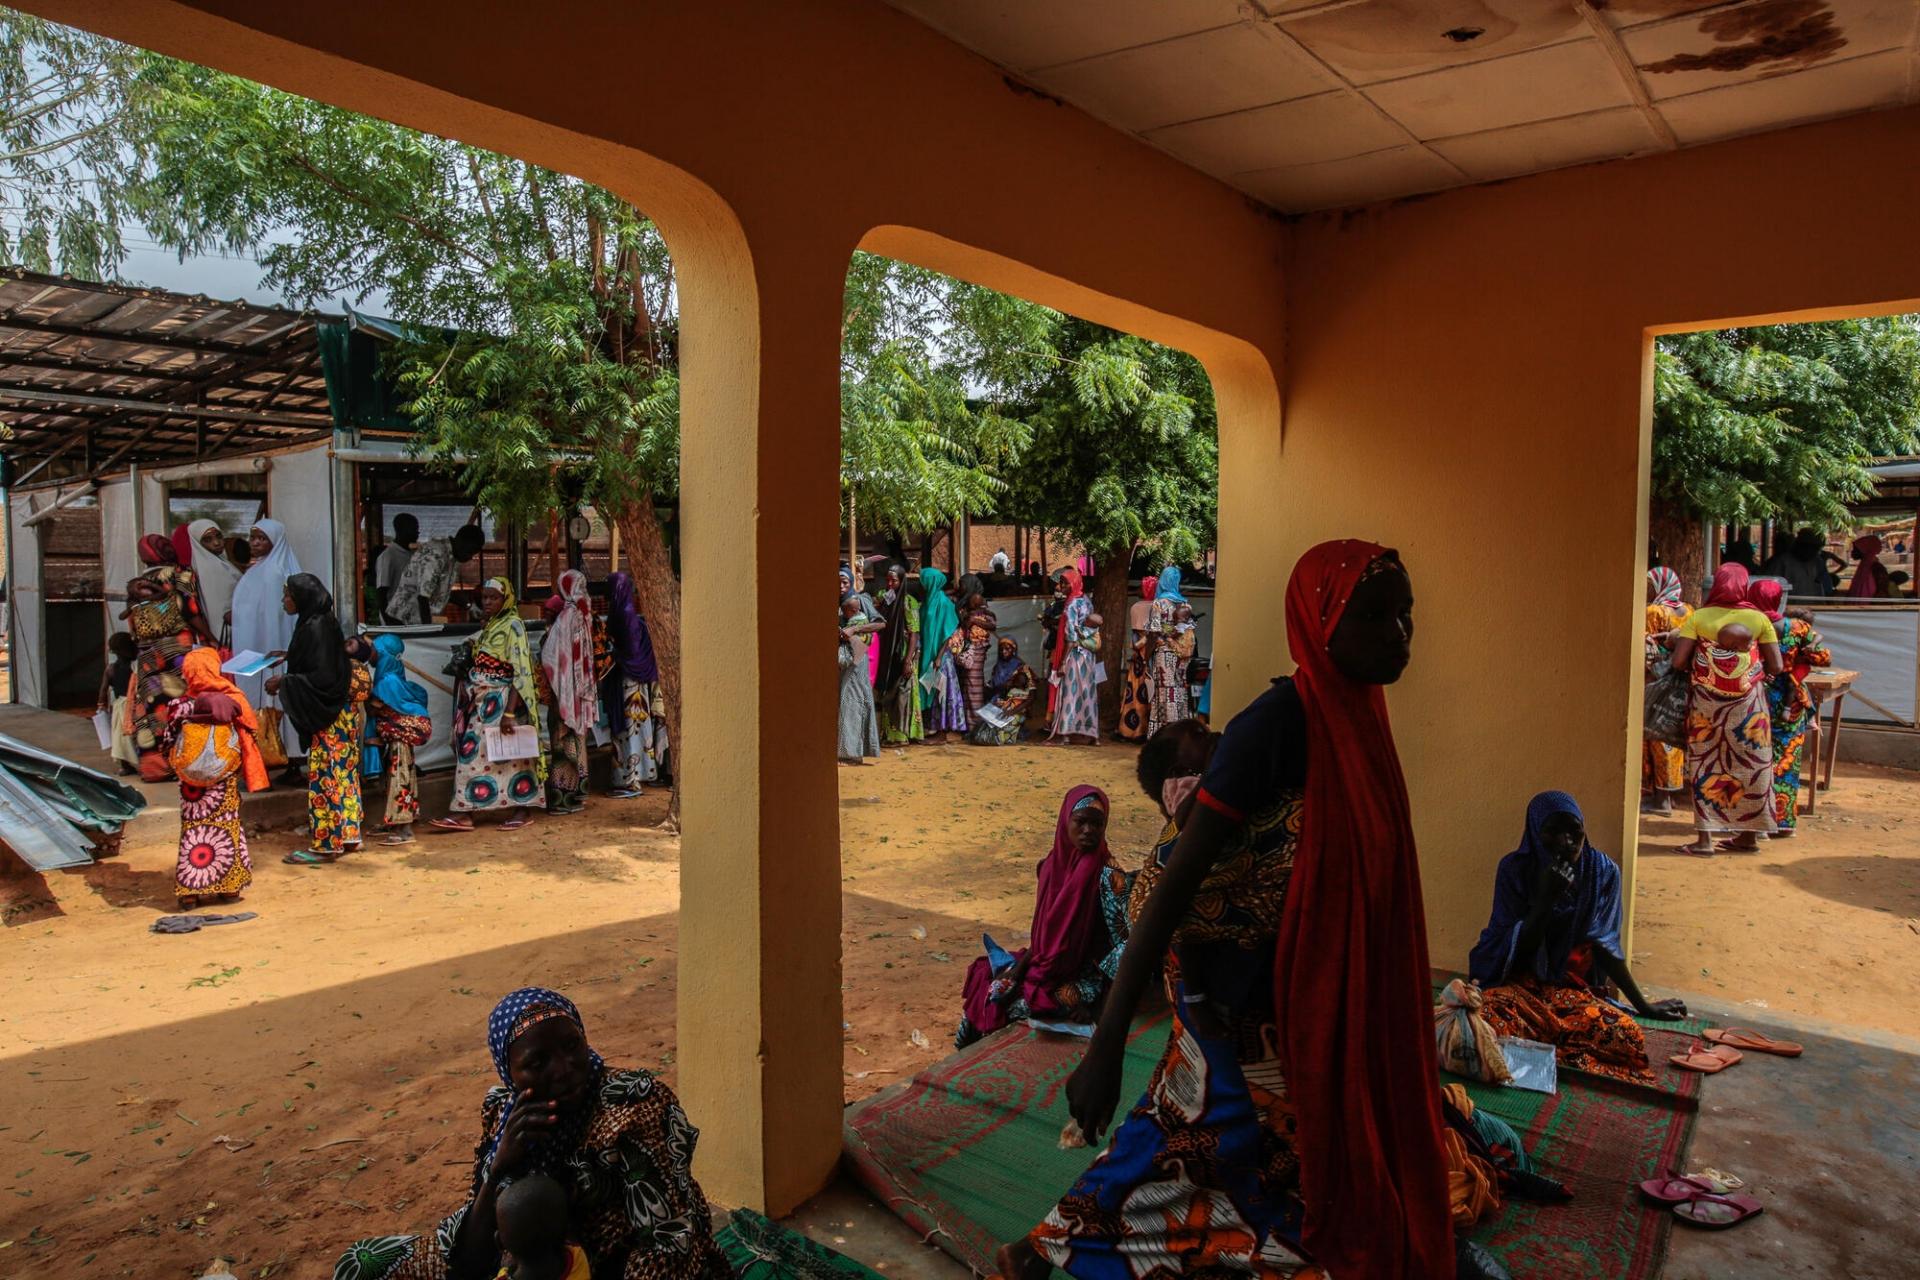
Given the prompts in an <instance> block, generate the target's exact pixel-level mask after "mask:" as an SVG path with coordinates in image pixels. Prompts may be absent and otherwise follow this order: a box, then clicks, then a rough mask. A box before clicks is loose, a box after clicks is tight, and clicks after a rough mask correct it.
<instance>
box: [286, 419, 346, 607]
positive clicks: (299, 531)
mask: <svg viewBox="0 0 1920 1280" xmlns="http://www.w3.org/2000/svg"><path fill="white" fill-rule="evenodd" d="M332 462H333V460H332V459H331V458H329V457H328V456H327V446H326V445H324V444H317V445H315V446H314V447H313V448H311V449H306V450H302V451H301V452H299V453H282V454H276V455H275V456H274V459H273V470H272V471H269V472H268V473H267V477H268V479H267V508H268V514H269V515H271V516H272V517H273V518H274V519H275V520H278V521H279V522H280V523H281V524H283V525H285V526H286V527H287V541H288V542H290V543H292V544H293V554H294V555H295V556H297V557H298V558H299V560H300V567H301V569H303V570H304V571H306V572H307V573H310V574H312V575H313V576H314V577H316V578H318V579H320V581H321V582H322V583H324V584H325V585H326V588H327V590H329V591H332V592H333V593H334V595H335V596H336V597H338V596H339V594H340V593H339V591H338V590H336V589H335V587H334V585H333V466H332ZM343 536H345V537H349V538H350V537H352V536H353V533H352V531H351V530H348V531H346V532H345V533H344V534H343Z"/></svg>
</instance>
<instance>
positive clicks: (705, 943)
mask: <svg viewBox="0 0 1920 1280" xmlns="http://www.w3.org/2000/svg"><path fill="white" fill-rule="evenodd" d="M751 238H752V248H751V251H750V252H749V251H748V250H747V247H746V244H745V242H741V243H740V244H739V245H738V246H737V252H713V251H711V250H712V248H713V246H710V245H708V246H701V245H686V244H685V243H684V240H677V239H675V237H674V236H673V234H672V232H671V231H670V232H669V243H670V245H671V247H672V249H673V252H674V255H675V260H676V263H677V264H678V270H679V283H680V288H681V292H682V312H681V314H682V334H683V337H684V343H683V348H682V366H681V387H682V417H681V464H680V465H681V478H680V491H681V512H682V519H683V521H684V526H685V537H684V540H683V542H682V546H683V547H684V548H685V551H684V557H685V558H684V560H683V570H684V573H683V579H682V604H683V610H682V619H683V624H684V626H685V628H686V632H685V634H686V645H685V656H684V659H683V663H684V666H683V669H684V672H685V687H684V695H683V702H684V705H683V718H684V720H685V722H686V730H685V734H684V738H685V742H684V744H683V745H682V746H681V748H680V755H681V764H680V766H679V767H677V768H676V769H675V774H676V775H677V777H678V779H679V782H680V786H681V788H682V790H681V818H682V825H683V831H684V835H683V838H682V847H681V856H680V970H679V974H680V976H679V983H680V988H679V1034H678V1045H679V1047H678V1055H679V1073H678V1079H679V1094H680V1097H681V1100H682V1101H683V1102H684V1103H685V1105H686V1109H687V1113H688V1115H689V1116H690V1117H692V1119H693V1121H694V1123H695V1124H696V1125H698V1126H699V1127H700V1130H701V1135H702V1136H701V1140H700V1146H699V1151H698V1159H697V1164H696V1168H695V1172H696V1174H697V1175H698V1177H699V1179H700V1181H701V1184H702V1187H703V1188H704V1189H705V1191H706V1192H707V1194H708V1195H709V1196H711V1197H713V1198H714V1199H715V1200H717V1201H719V1202H720V1203H722V1204H727V1205H748V1206H752V1207H755V1208H762V1209H765V1210H766V1211H768V1212H771V1213H775V1214H779V1213H784V1212H786V1211H787V1210H789V1209H791V1208H793V1207H794V1206H795V1205H796V1204H798V1203H799V1202H800V1201H801V1200H803V1199H805V1198H806V1197H807V1196H809V1195H811V1194H812V1193H813V1192H814V1191H816V1190H818V1189H819V1188H820V1187H821V1186H823V1185H824V1184H825V1182H826V1180H827V1179H828V1178H829V1177H830V1176H831V1174H832V1170H833V1167H834V1164H835V1162H836V1161H837V1160H838V1158H839V1154H840V1112H841V1107H842V1094H841V1082H842V1072H841V1052H842V1050H841V1014H840V844H839V825H838V824H839V806H838V795H839V792H838V788H837V786H836V783H835V778H834V768H835V766H834V759H833V740H834V715H835V698H836V684H835V680H836V671H835V667H834V664H833V659H832V649H831V645H830V638H831V635H832V633H831V632H830V631H829V630H828V629H827V628H828V617H829V608H830V606H831V604H832V602H833V597H832V572H831V570H832V565H833V563H834V560H835V551H836V546H837V543H838V531H839V519H838V511H839V503H838V494H839V460H840V384H839V350H840V299H841V294H842V291H843V290H844V288H845V280H846V264H847V257H848V254H849V252H850V249H849V248H847V247H845V246H838V247H834V248H831V249H829V248H825V247H823V246H821V245H820V244H818V242H817V241H815V242H810V243H794V242H793V240H792V238H791V236H790V233H789V232H788V231H787V230H786V229H785V228H784V227H781V226H780V225H779V224H778V223H776V225H775V229H774V231H772V232H771V233H770V234H768V235H767V236H765V237H761V236H753V237H751ZM756 299H757V306H756ZM810 599H817V600H818V602H819V603H818V608H817V611H815V612H807V609H808V604H807V602H808V601H809V600H810ZM816 618H817V619H818V622H817V626H818V630H809V629H808V628H809V627H812V626H814V625H815V623H814V621H813V619H816Z"/></svg>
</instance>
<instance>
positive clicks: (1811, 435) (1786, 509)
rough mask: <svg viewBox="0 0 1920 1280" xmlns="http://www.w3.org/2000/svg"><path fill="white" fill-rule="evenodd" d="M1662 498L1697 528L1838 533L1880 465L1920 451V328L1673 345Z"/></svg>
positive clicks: (1775, 328) (1907, 320)
mask: <svg viewBox="0 0 1920 1280" xmlns="http://www.w3.org/2000/svg"><path fill="white" fill-rule="evenodd" d="M1654 362H1655V363H1654V437H1653V493H1654V499H1655V502H1656V503H1659V504H1663V505H1666V506H1668V507H1678V508H1680V509H1681V511H1682V512H1683V513H1684V514H1686V515H1689V516H1692V517H1694V518H1696V519H1697V518H1705V519H1709V520H1713V521H1717V522H1722V523H1733V524H1744V523H1749V522H1754V521H1759V520H1767V519H1778V520H1781V521H1784V522H1790V523H1794V524H1809V525H1814V526H1818V527H1821V528H1837V527H1842V526H1844V525H1846V524H1847V523H1849V519H1850V517H1849V516H1848V513H1847V504H1848V503H1849V502H1854V501H1857V500H1859V499H1860V498H1863V497H1865V496H1867V495H1868V494H1869V493H1871V492H1872V489H1873V481H1872V476H1871V475H1870V473H1869V472H1868V470H1867V466H1868V463H1869V462H1870V461H1871V460H1872V459H1873V458H1875V457H1884V456H1887V455H1894V454H1908V453H1913V452H1915V451H1916V450H1920V328H1917V327H1916V324H1915V317H1912V316H1884V317H1877V318H1872V319H1864V320H1834V321H1825V322H1820V323H1816V324H1788V325H1767V326H1763V327H1760V328H1753V329H1725V330H1709V331H1706V332H1701V333H1687V334H1678V335H1674V336H1670V337H1663V338H1661V339H1659V341H1658V343H1657V344H1656V348H1655V356H1654Z"/></svg>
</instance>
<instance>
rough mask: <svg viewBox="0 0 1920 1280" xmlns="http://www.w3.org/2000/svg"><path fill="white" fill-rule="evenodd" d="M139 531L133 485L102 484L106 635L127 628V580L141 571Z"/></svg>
mask: <svg viewBox="0 0 1920 1280" xmlns="http://www.w3.org/2000/svg"><path fill="white" fill-rule="evenodd" d="M139 544H140V532H139V531H138V530H137V529H135V528H134V524H133V486H132V485H131V484H128V483H127V482H126V481H125V480H122V481H120V482H119V483H117V484H103V485H101V486H100V573H101V581H102V582H103V583H104V584H105V595H106V597H107V603H106V611H107V634H108V635H112V634H113V633H114V632H116V631H124V630H126V628H127V624H126V623H124V622H122V621H120V614H121V611H122V610H124V609H125V608H126V607H127V583H128V582H129V581H131V580H132V579H133V578H135V577H137V576H138V575H139V573H140V546H139Z"/></svg>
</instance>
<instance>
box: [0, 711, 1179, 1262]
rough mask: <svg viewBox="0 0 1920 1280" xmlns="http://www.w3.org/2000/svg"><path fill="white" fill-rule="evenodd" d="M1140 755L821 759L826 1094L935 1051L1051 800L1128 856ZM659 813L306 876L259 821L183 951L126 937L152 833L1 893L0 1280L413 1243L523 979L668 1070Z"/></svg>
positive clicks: (163, 849)
mask: <svg viewBox="0 0 1920 1280" xmlns="http://www.w3.org/2000/svg"><path fill="white" fill-rule="evenodd" d="M1132 770H1133V753H1132V752H1129V751H1124V750H1122V749H1120V748H1117V747H1102V748H1096V749H1081V748H1048V747H1039V746H1034V747H1016V748H1007V749H1002V750H997V751H985V750H981V749H977V748H975V749H970V748H962V747H944V748H921V749H916V750H915V751H914V752H913V754H912V755H911V757H906V756H903V755H902V754H900V753H896V752H889V753H888V754H887V755H886V756H885V758H884V759H883V760H882V761H881V762H880V763H878V764H877V765H874V766H870V767H865V768H857V769H855V768H843V769H841V770H840V771H839V781H840V793H841V804H842V806H843V810H844V815H845V818H844V831H845V847H844V851H843V856H844V868H843V875H844V880H845V888H846V894H845V919H844V930H843V939H844V943H845V953H846V963H845V973H844V986H845V1007H846V1012H845V1018H846V1021H847V1024H848V1029H847V1033H846V1055H845V1056H846V1072H847V1097H848V1098H849V1099H853V1098H859V1097H864V1096H866V1095H867V1094H870V1093H872V1092H874V1091H875V1090H877V1089H880V1088H882V1087H884V1086H885V1085H887V1084H890V1083H892V1082H894V1081H895V1080H898V1079H900V1078H901V1077H902V1076H903V1075H910V1074H911V1073H912V1072H913V1071H915V1070H917V1069H918V1068H919V1067H921V1066H922V1065H924V1064H926V1063H929V1062H932V1061H934V1060H935V1059H937V1058H939V1057H941V1056H943V1055H944V1054H945V1053H947V1052H949V1051H950V1049H951V1043H952V1041H951V1037H952V1033H953V1023H954V1019H955V1017H956V1014H957V1011H958V1008H959V992H960V983H961V977H962V974H963V973H964V970H965V968H966V964H967V962H968V960H970V959H971V958H972V956H973V955H975V954H977V953H978V951H979V946H980V932H981V930H982V929H983V928H986V929H989V930H992V931H994V932H995V934H996V935H997V936H999V937H1001V938H1003V939H1007V940H1010V941H1018V940H1021V939H1024V930H1025V927H1026V925H1027V923H1028V917H1029V914H1030V912H1031V910H1032V898H1031V893H1032V883H1033V865H1034V863H1036V862H1037V861H1038V860H1039V859H1040V858H1041V857H1042V856H1043V855H1044V854H1045V853H1046V850H1047V846H1048V843H1049V841H1050V839H1051V835H1052V830H1053V821H1054V816H1055V813H1056V811H1057V806H1058V804H1059V799H1060V797H1061V795H1062V794H1063V793H1064V791H1065V789H1066V788H1067V787H1068V786H1069V785H1071V784H1073V783H1076V782H1080V781H1083V780H1092V781H1096V782H1099V783H1101V784H1102V785H1104V786H1106V787H1107V788H1108V790H1109V792H1110V793H1111V794H1112V795H1113V796H1114V799H1115V805H1116V813H1115V821H1114V824H1113V828H1112V842H1113V847H1114V848H1115V850H1116V852H1117V853H1118V854H1119V856H1120V857H1121V859H1122V860H1123V861H1129V862H1130V863H1137V859H1138V857H1139V851H1140V850H1142V849H1143V848H1144V847H1145V845H1146V843H1147V842H1148V841H1149V840H1150V839H1151V838H1152V836H1153V835H1154V834H1155V832H1156V831H1157V829H1158V826H1157V816H1158V815H1157V811H1156V810H1154V809H1153V808H1152V807H1151V806H1150V805H1149V803H1148V802H1147V800H1146V798H1145V797H1144V796H1143V795H1142V794H1141V793H1140V790H1139V787H1138V786H1137V785H1136V784H1135V783H1134V782H1133V780H1132ZM665 805H666V798H665V796H664V794H662V795H660V796H657V797H656V796H652V795H649V796H648V797H647V798H645V799H644V800H641V801H637V802H630V803H620V802H615V801H607V800H596V801H595V802H594V803H593V804H592V806H591V807H590V808H589V810H588V812H587V813H586V814H585V815H583V816H581V817H578V818H568V819H546V820H543V821H541V822H538V823H536V824H535V825H534V826H533V827H531V828H529V829H527V830H525V831H521V832H516V833H513V835H510V836H509V835H502V834H500V833H498V832H493V831H483V833H482V834H481V835H480V836H479V837H478V838H473V839H461V838H458V837H450V836H426V835H422V837H421V838H420V839H419V841H418V842H417V843H415V844H414V845H412V846H410V847H408V848H405V849H403V850H399V851H373V852H368V853H365V854H362V855H357V856H354V857H350V858H348V859H345V860H343V861H342V862H340V863H338V864H336V865H334V866H331V867H322V868H308V867H294V866H287V865H284V864H282V863H281V862H280V856H281V855H282V854H283V853H285V852H286V851H287V850H289V849H290V848H292V847H294V845H295V843H296V840H295V837H294V835H293V834H291V833H270V834H267V835H263V836H259V837H256V838H255V839H254V841H253V855H254V866H255V875H256V879H255V880H254V883H253V886H252V887H251V888H250V889H249V891H248V892H247V895H246V900H245V902H244V903H243V904H242V908H243V909H249V910H253V911H257V912H259V913H260V918H259V919H257V920H253V921H249V922H246V923H242V924H235V925H227V926H222V927H218V928H213V929H207V930H203V931H202V932H199V933H195V934H189V935H184V936H178V937H163V936H158V935H155V934H152V933H150V932H149V931H148V926H149V924H150V923H151V921H152V920H153V919H154V918H155V917H156V916H158V915H160V914H162V913H163V912H165V911H166V910H169V909H170V908H171V901H172V885H173V871H172V867H173V857H174V853H173V848H172V846H171V843H170V841H168V842H162V843H155V842H152V841H147V842H145V843H144V844H142V845H139V846H135V847H130V848H129V849H128V850H127V852H125V853H124V854H123V855H122V856H121V857H119V858H116V859H113V860H111V861H109V862H107V863H104V864H101V865H98V866H95V867H93V868H90V869H87V870H85V871H82V872H68V873H56V874H54V875H51V876H47V877H40V876H30V875H12V876H4V877H0V895H3V896H0V916H3V917H4V925H5V927H4V930H0V955H4V957H5V960H4V965H3V966H0V967H4V970H5V975H6V976H5V985H6V990H7V998H6V1000H5V1002H4V1006H3V1007H0V1098H5V1099H7V1103H6V1104H5V1105H4V1106H0V1277H16V1276H17V1277H26V1276H29V1275H32V1276H45V1275H50V1274H60V1275H74V1276H135V1275H137V1276H140V1277H142V1278H143V1280H145V1278H147V1277H154V1278H160V1277H189V1276H199V1275H201V1274H202V1273H203V1272H205V1271H206V1269H207V1265H208V1263H209V1262H210V1261H212V1260H213V1259H214V1258H216V1257H218V1258H226V1259H229V1260H231V1261H232V1262H233V1263H234V1266H233V1271H234V1274H235V1275H237V1276H240V1277H243V1278H244V1277H267V1276H274V1277H308V1276H314V1277H325V1276H328V1275H330V1274H331V1268H332V1263H333V1260H334V1259H335V1258H336V1257H337V1256H338V1253H339V1250H340V1248H341V1246H342V1245H343V1244H344V1243H345V1242H346V1241H347V1240H349V1239H352V1238H354V1237H356V1236H361V1235H372V1234H384V1233H389V1232H395V1231H405V1230H415V1229H420V1228H423V1227H427V1226H430V1225H431V1224H432V1223H433V1222H435V1221H436V1220H437V1219H438V1218H439V1217H441V1216H442V1215H444V1214H445V1213H446V1212H447V1211H449V1210H450V1209H452V1208H453V1207H454V1206H456V1205H457V1204H458V1203H459V1202H460V1200H461V1199H462V1198H463V1196H464V1194H465V1188H466V1181H465V1180H466V1178H467V1176H468V1170H469V1169H470V1168H471V1165H472V1158H473V1157H472V1151H473V1145H474V1143H475V1141H476V1140H477V1138H478V1136H479V1135H478V1109H479V1103H480V1098H481V1095H482V1094H483V1093H484V1092H485V1090H486V1089H487V1087H488V1086H490V1085H491V1084H492V1083H494V1074H493V1067H492V1065H491V1063H490V1062H489V1060H488V1058H487V1055H486V1050H485V1043H484V1039H485V1019H486V1015H487V1011H488V1010H489V1009H490V1008H491V1007H492V1004H493V1001H494V1000H495V999H496V998H498V996H500V995H501V994H503V993H505V992H506V991H508V990H510V989H512V988H514V987H517V986H521V985H526V984H532V983H537V984H540V985H544V986H551V987H555V988H558V989H559V990H562V991H565V992H567V993H568V994H569V995H571V996H572V997H573V998H574V1000H575V1001H576V1002H577V1003H578V1004H579V1005H580V1006H581V1009H582V1012H583V1014H584V1015H585V1017H586V1020H587V1026H588V1029H589V1032H590V1034H591V1037H592V1040H593V1043H594V1045H595V1046H596V1047H597V1048H599V1049H600V1050H601V1051H602V1052H603V1053H604V1054H605V1055H606V1056H607V1057H608V1059H609V1060H610V1061H612V1062H614V1063H617V1064H623V1065H634V1066H642V1067H647V1068H649V1069H654V1070H657V1071H659V1072H660V1073H661V1074H662V1075H663V1077H665V1078H666V1079H668V1080H671V1079H672V1078H673V1074H674V1065H673V1061H674V1054H673V1044H674V1021H673V1014H674V1005H673V999H674V994H673V993H674V973H675V950H676V945H675V944H676V931H675V916H674V913H675V910H676V908H677V905H678V900H679V886H678V874H677V854H678V842H677V841H676V840H674V839H672V838H670V837H668V836H665V835H663V834H662V833H661V832H660V831H658V830H657V829H656V827H655V824H656V823H657V822H658V821H659V819H660V817H661V816H662V814H663V813H664V811H665ZM163 834H164V832H163ZM16 865H17V864H16ZM916 1033H917V1034H918V1036H919V1037H920V1040H916V1038H915V1037H916ZM921 1041H924V1043H922V1042H921ZM695 1120H696V1123H697V1122H698V1117H695ZM56 1264H57V1266H56Z"/></svg>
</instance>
